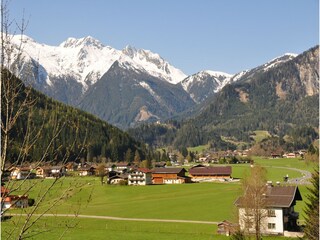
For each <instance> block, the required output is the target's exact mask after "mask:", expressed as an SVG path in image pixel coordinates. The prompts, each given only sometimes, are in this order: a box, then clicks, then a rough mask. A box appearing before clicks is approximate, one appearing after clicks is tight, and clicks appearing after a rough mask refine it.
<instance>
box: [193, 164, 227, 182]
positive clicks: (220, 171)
mask: <svg viewBox="0 0 320 240" xmlns="http://www.w3.org/2000/svg"><path fill="white" fill-rule="evenodd" d="M231 173H232V168H231V166H224V167H206V166H203V165H197V166H194V167H192V168H190V169H189V176H190V177H191V179H192V181H194V182H207V181H215V180H219V179H230V178H231Z"/></svg>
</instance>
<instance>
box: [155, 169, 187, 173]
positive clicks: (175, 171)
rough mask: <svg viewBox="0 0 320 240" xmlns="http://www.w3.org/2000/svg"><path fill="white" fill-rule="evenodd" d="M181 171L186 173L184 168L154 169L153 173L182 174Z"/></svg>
mask: <svg viewBox="0 0 320 240" xmlns="http://www.w3.org/2000/svg"><path fill="white" fill-rule="evenodd" d="M181 171H184V172H186V170H185V169H184V168H154V169H152V173H176V174H178V173H180V172H181Z"/></svg>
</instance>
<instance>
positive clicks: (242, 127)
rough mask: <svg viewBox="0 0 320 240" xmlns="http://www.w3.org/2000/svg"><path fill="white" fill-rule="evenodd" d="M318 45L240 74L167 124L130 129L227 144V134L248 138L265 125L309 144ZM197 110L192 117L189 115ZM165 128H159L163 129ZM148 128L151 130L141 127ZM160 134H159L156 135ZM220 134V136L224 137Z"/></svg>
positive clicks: (188, 142) (165, 140)
mask: <svg viewBox="0 0 320 240" xmlns="http://www.w3.org/2000/svg"><path fill="white" fill-rule="evenodd" d="M318 55H319V47H318V46H316V47H314V48H311V49H310V50H308V51H306V52H304V53H302V54H300V55H298V56H295V55H291V54H290V55H288V54H287V55H285V56H283V57H280V58H277V59H275V60H273V61H270V62H269V63H267V64H265V65H262V66H259V67H257V68H255V69H252V70H250V71H247V72H245V73H244V74H240V75H241V76H240V75H238V77H237V78H236V81H234V80H232V79H234V78H235V76H237V75H235V76H233V77H231V79H230V84H227V85H226V86H224V87H223V88H222V90H221V91H219V92H217V93H215V94H214V95H213V96H211V97H208V98H207V99H205V100H204V101H203V102H202V103H200V104H198V105H196V106H195V107H194V110H193V111H190V110H189V111H186V112H184V113H183V114H182V116H180V118H175V119H176V121H175V124H174V126H173V125H172V124H170V123H169V122H168V123H167V124H162V125H161V126H159V125H155V126H152V125H150V124H149V125H147V126H139V127H138V128H136V129H130V133H131V134H132V136H138V139H139V140H150V142H147V143H149V144H152V143H155V144H157V145H160V146H161V145H162V144H170V143H169V142H171V144H173V145H175V146H177V147H179V146H196V145H200V144H207V143H208V142H210V144H211V145H213V146H216V147H217V149H218V148H219V147H224V148H228V147H231V145H230V144H229V145H228V143H226V142H225V141H224V139H225V138H224V137H229V138H232V139H233V140H234V141H235V142H236V141H243V142H247V143H250V142H251V139H250V135H251V134H252V132H253V131H255V130H266V131H269V132H270V133H271V134H273V135H278V136H279V137H280V139H282V141H284V139H286V140H289V139H294V141H291V142H290V141H289V142H288V143H287V144H289V145H290V144H291V145H292V146H295V147H297V148H303V147H306V146H308V144H310V143H311V141H312V140H313V139H314V137H316V136H318V133H317V132H318V131H319V129H318V127H319V60H318ZM188 116H189V117H190V116H193V118H191V119H190V120H187V117H188ZM160 128H161V130H159V129H160ZM145 129H148V133H144V132H143V131H144V130H145ZM157 135H158V136H157ZM221 137H222V138H221Z"/></svg>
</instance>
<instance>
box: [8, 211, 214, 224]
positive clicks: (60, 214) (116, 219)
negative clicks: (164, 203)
mask: <svg viewBox="0 0 320 240" xmlns="http://www.w3.org/2000/svg"><path fill="white" fill-rule="evenodd" d="M6 216H28V214H18V213H9V214H8V215H6ZM33 216H35V217H39V216H41V217H73V218H92V219H105V220H115V221H135V222H139V221H140V222H168V223H193V224H212V225H218V223H219V222H212V221H196V220H178V219H157V218H124V217H111V216H97V215H81V214H78V215H74V214H62V213H57V214H50V213H46V214H33Z"/></svg>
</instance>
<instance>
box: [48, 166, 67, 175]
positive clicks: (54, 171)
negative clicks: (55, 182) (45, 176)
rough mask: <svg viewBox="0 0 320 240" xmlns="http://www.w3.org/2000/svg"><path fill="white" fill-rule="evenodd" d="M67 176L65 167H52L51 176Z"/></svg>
mask: <svg viewBox="0 0 320 240" xmlns="http://www.w3.org/2000/svg"><path fill="white" fill-rule="evenodd" d="M65 174H66V168H65V166H52V167H51V176H52V177H62V176H64V175H65Z"/></svg>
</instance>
